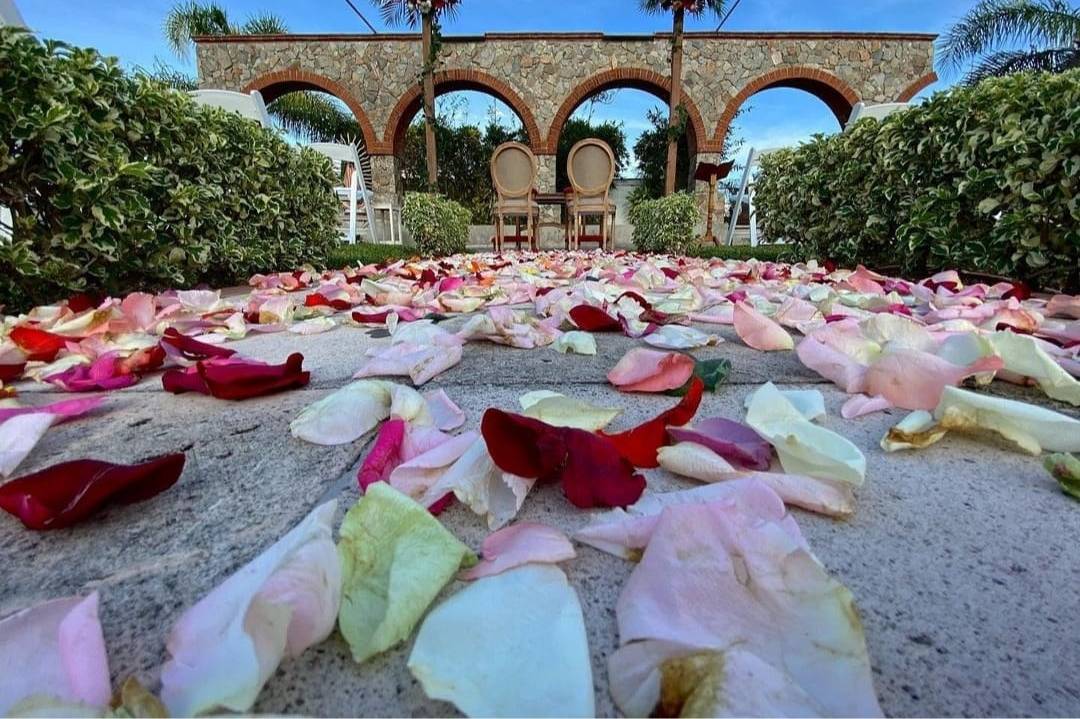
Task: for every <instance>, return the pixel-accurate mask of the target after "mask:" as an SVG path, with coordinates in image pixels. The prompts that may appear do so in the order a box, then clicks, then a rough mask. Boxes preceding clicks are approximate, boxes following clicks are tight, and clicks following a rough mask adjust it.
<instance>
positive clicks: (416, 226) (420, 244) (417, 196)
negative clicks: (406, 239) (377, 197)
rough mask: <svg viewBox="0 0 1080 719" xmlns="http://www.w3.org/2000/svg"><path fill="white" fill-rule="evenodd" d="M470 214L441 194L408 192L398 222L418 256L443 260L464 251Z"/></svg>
mask: <svg viewBox="0 0 1080 719" xmlns="http://www.w3.org/2000/svg"><path fill="white" fill-rule="evenodd" d="M471 221H472V213H471V212H469V210H468V209H467V208H465V207H462V206H461V205H460V204H459V203H457V202H454V201H453V200H450V199H447V198H446V197H443V196H442V195H437V194H435V193H430V192H409V193H406V195H405V204H404V205H403V206H402V208H401V223H402V224H403V225H404V226H405V229H406V230H408V231H409V234H410V235H412V238H413V241H414V242H415V243H416V249H417V251H418V252H419V253H420V254H421V255H425V256H432V257H442V256H445V255H453V254H457V253H459V252H464V251H465V248H466V247H467V246H468V243H469V223H470V222H471Z"/></svg>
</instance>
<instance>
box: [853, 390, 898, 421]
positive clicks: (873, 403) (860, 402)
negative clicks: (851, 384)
mask: <svg viewBox="0 0 1080 719" xmlns="http://www.w3.org/2000/svg"><path fill="white" fill-rule="evenodd" d="M892 406H893V403H892V402H890V401H889V400H887V399H885V398H884V397H867V396H866V395H865V394H857V395H855V396H854V397H852V398H851V399H849V400H848V401H847V402H844V406H843V407H841V408H840V416H841V417H843V418H844V419H856V418H858V417H863V416H865V415H868V414H873V413H875V412H883V411H884V410H887V409H890V408H891V407H892Z"/></svg>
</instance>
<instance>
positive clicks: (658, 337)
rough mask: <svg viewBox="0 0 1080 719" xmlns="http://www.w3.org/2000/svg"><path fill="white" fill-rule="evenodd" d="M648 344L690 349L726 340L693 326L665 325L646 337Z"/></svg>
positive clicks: (669, 348)
mask: <svg viewBox="0 0 1080 719" xmlns="http://www.w3.org/2000/svg"><path fill="white" fill-rule="evenodd" d="M644 340H645V343H646V344H650V345H652V346H653V347H660V348H662V349H668V350H689V349H696V348H698V347H707V346H709V345H716V344H720V343H721V342H723V341H724V339H723V338H722V337H720V336H719V335H709V334H705V333H704V332H702V331H701V330H697V329H694V328H693V327H683V326H681V325H664V326H663V327H660V328H659V329H657V330H656V331H655V332H653V333H652V334H650V335H648V336H647V337H645V338H644Z"/></svg>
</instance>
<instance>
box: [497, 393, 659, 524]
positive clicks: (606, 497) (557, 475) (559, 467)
mask: <svg viewBox="0 0 1080 719" xmlns="http://www.w3.org/2000/svg"><path fill="white" fill-rule="evenodd" d="M480 431H481V433H482V434H483V436H484V441H485V442H486V443H487V447H488V453H489V454H490V455H491V458H492V460H493V461H494V462H495V465H496V466H497V467H499V469H501V470H503V471H504V472H509V473H511V474H516V475H518V476H519V477H527V478H532V479H539V480H540V481H542V482H561V483H562V487H563V492H564V493H565V494H566V497H567V499H569V500H570V502H571V503H573V504H574V505H575V506H577V507H580V508H582V509H589V508H592V507H625V506H628V505H630V504H633V503H634V502H636V501H637V500H638V499H639V498H640V497H641V494H642V492H644V491H645V478H644V477H642V476H641V475H638V474H635V473H634V468H633V466H631V464H630V463H629V462H627V461H626V460H624V459H623V458H622V457H621V456H620V455H619V451H618V449H617V448H616V447H615V446H614V445H613V444H612V443H611V442H610V441H608V440H607V439H606V438H604V437H601V436H599V435H595V434H592V433H590V432H586V431H584V430H580V429H573V428H569V427H553V426H551V425H549V424H545V423H544V422H541V421H539V420H535V419H532V418H530V417H522V416H520V415H516V414H510V413H509V412H503V411H501V410H497V409H489V410H488V411H487V412H485V413H484V419H483V421H482V422H481V425H480Z"/></svg>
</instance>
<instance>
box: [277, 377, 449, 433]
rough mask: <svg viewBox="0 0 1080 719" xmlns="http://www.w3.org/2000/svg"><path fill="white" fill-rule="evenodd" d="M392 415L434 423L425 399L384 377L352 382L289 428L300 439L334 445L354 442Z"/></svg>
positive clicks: (301, 413) (312, 407)
mask: <svg viewBox="0 0 1080 719" xmlns="http://www.w3.org/2000/svg"><path fill="white" fill-rule="evenodd" d="M390 416H395V417H399V418H401V419H404V420H409V421H415V422H417V423H418V424H431V421H432V419H431V415H430V414H429V412H428V408H427V403H426V402H425V401H424V398H423V397H422V396H421V395H420V394H419V393H418V392H417V391H416V390H414V389H412V388H411V387H406V386H404V385H398V384H395V383H393V382H386V381H383V380H362V381H360V382H353V383H352V384H349V385H346V386H345V387H342V388H341V389H339V390H337V391H336V392H334V393H333V394H330V395H329V396H327V397H324V398H323V399H321V400H319V401H318V402H316V403H314V404H312V405H309V406H308V407H306V408H304V410H303V411H301V412H300V414H299V415H298V416H297V417H296V419H294V420H293V421H292V423H291V424H290V425H289V427H290V428H291V430H292V435H293V436H294V437H297V438H299V439H302V440H305V441H307V442H311V443H312V444H321V445H327V446H333V445H338V444H348V443H349V442H355V441H356V440H358V439H360V438H361V437H363V436H364V435H365V434H367V433H368V432H370V431H371V430H373V429H375V427H377V426H378V424H379V422H382V421H383V420H384V419H387V418H388V417H390Z"/></svg>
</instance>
